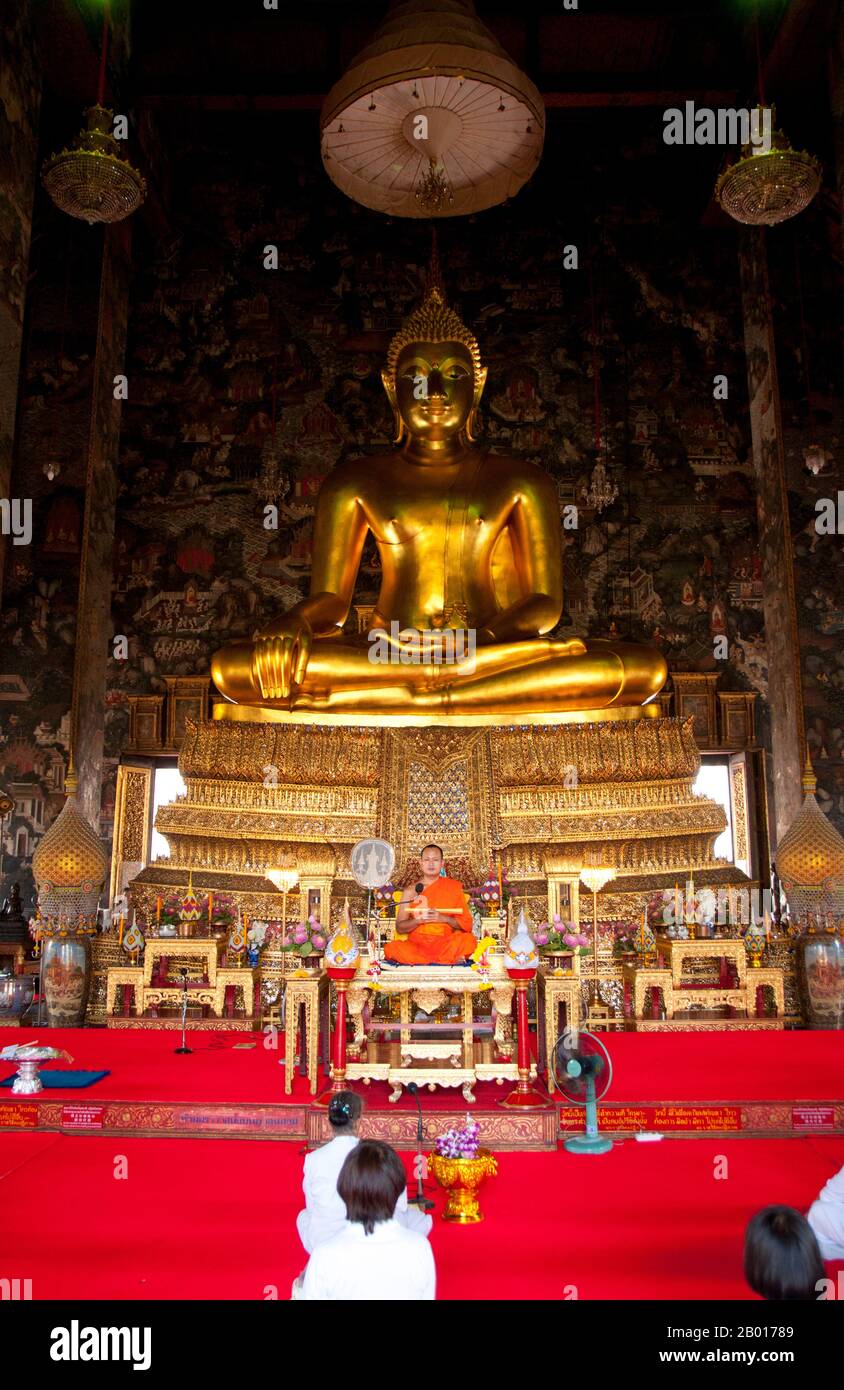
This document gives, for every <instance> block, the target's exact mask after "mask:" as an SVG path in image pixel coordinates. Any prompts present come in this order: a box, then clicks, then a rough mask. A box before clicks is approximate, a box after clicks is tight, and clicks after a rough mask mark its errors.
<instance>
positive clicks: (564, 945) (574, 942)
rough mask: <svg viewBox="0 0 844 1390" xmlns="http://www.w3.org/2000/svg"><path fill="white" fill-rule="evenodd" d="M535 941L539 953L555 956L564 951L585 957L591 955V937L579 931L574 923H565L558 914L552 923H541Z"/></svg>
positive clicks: (534, 937)
mask: <svg viewBox="0 0 844 1390" xmlns="http://www.w3.org/2000/svg"><path fill="white" fill-rule="evenodd" d="M533 939H534V941H535V942H536V948H537V950H538V951H541V952H543V953H544V954H546V955H554V954H557V953H559V952H562V951H573V952H574V953H575V954H576V955H580V956H584V955H588V953H589V937H588V936H586V934H585V933H584V932H581V931H578V929H577V927H576V926H575V924H574V922H564V921H563V919H562V917H560V916H559V914H557V915H556V916H555V917H554V920H553V922H552V923H550V924H549V923H548V922H540V923H539V925H538V927H537V928H536V930H535V932H534V934H533Z"/></svg>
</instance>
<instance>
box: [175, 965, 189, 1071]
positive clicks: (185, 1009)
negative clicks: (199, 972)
mask: <svg viewBox="0 0 844 1390" xmlns="http://www.w3.org/2000/svg"><path fill="white" fill-rule="evenodd" d="M179 974H180V975H181V977H182V1045H181V1047H174V1048H173V1051H174V1052H177V1053H179V1052H180V1053H183V1054H187V1055H188V1056H189V1055H190V1054H191V1052H192V1051H193V1048H191V1047H188V1040H187V1038H186V1037H185V1029H186V1028H187V1018H188V972H187V970H184V969H182V970H180V971H179Z"/></svg>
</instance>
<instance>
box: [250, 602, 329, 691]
mask: <svg viewBox="0 0 844 1390" xmlns="http://www.w3.org/2000/svg"><path fill="white" fill-rule="evenodd" d="M313 640H314V630H313V628H312V627H311V625H310V623H309V622H308V620H307V618H305V617H304V616H303V615H302V614H301V613H286V614H285V615H284V617H282V618H279V619H278V621H277V622H275V623H273V624H272V626H271V627H268V628H265V629H264V631H263V632H262V633H261V634H260V636H259V637H258V638H257V640H256V642H255V649H254V655H253V657H252V673H253V675H254V678H255V680H256V681H257V684H258V689H259V690H260V692H261V695H262V696H263V698H264V699H265V700H287V699H289V697H290V695H291V694H292V692H293V689H294V687H295V686H300V685H301V684H302V682H303V680H304V679H305V672H306V670H307V668H308V658H309V657H310V655H311V647H312V645H313Z"/></svg>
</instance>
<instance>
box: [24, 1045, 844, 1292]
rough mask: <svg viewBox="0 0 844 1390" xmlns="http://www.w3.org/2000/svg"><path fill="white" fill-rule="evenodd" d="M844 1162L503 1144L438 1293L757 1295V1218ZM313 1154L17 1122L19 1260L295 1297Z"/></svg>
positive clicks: (824, 1142) (58, 1279)
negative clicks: (747, 1234) (721, 1174)
mask: <svg viewBox="0 0 844 1390" xmlns="http://www.w3.org/2000/svg"><path fill="white" fill-rule="evenodd" d="M247 1055H248V1054H247ZM716 1156H719V1157H720V1156H725V1157H726V1158H727V1162H728V1175H727V1177H726V1178H725V1179H721V1180H716V1178H715V1176H714V1173H715V1166H714V1163H715V1158H716ZM121 1158H123V1159H125V1160H126V1164H127V1177H126V1178H125V1179H118V1178H116V1177H115V1172H116V1171H118V1168H117V1166H116V1165H117V1164H118V1160H119V1159H121ZM405 1159H406V1162H407V1163H408V1164H409V1162H410V1156H409V1155H405ZM842 1163H844V1140H842V1139H816V1138H811V1139H801V1140H793V1139H791V1140H754V1139H744V1140H705V1139H701V1140H696V1141H695V1142H694V1143H689V1142H687V1141H683V1140H666V1141H665V1142H663V1143H662V1144H648V1145H643V1144H637V1143H635V1141H633V1140H628V1141H626V1142H624V1143H623V1144H617V1145H616V1147H615V1149H614V1150H613V1152H612V1153H611V1154H608V1155H607V1156H606V1157H604V1158H576V1157H574V1156H572V1155H570V1154H567V1153H565V1152H564V1151H561V1152H559V1153H556V1154H551V1153H543V1154H524V1153H506V1154H502V1155H501V1156H500V1157H499V1175H498V1177H497V1178H493V1179H491V1180H489V1181H488V1183H487V1184H486V1186H485V1187H484V1189H483V1192H482V1206H483V1210H484V1212H485V1216H486V1220H485V1221H484V1222H483V1223H482V1224H481V1225H479V1226H473V1227H454V1226H449V1225H446V1224H445V1223H444V1222H443V1221H441V1220H440V1219H439V1218H437V1219H436V1220H435V1224H434V1230H433V1232H432V1237H431V1239H432V1244H433V1248H434V1254H435V1257H436V1261H437V1271H438V1281H439V1287H438V1293H439V1297H441V1298H443V1299H460V1298H472V1299H519V1300H526V1299H540V1298H542V1299H551V1300H558V1299H563V1298H564V1297H565V1296H566V1290H567V1288H569V1287H570V1286H571V1285H575V1286H576V1288H577V1293H578V1297H579V1298H580V1299H601V1298H610V1299H629V1298H632V1299H652V1298H667V1299H680V1300H682V1299H706V1298H715V1297H718V1298H728V1299H744V1298H749V1297H752V1295H751V1294H750V1292H749V1290H748V1289H747V1288H746V1287H745V1285H744V1281H743V1278H742V1273H741V1255H742V1242H743V1233H744V1228H745V1225H746V1223H747V1220H748V1218H749V1217H750V1215H751V1214H752V1213H753V1212H754V1211H756V1210H757V1209H758V1208H759V1207H761V1206H763V1205H765V1204H767V1203H769V1202H787V1203H790V1204H792V1205H794V1206H796V1207H798V1208H801V1209H804V1210H805V1209H806V1208H807V1207H808V1205H809V1203H810V1202H811V1201H812V1199H813V1198H814V1197H815V1195H816V1194H817V1192H818V1190H819V1189H820V1187H821V1186H822V1184H823V1183H824V1182H825V1180H826V1179H827V1178H828V1177H829V1175H830V1174H831V1173H833V1172H834V1171H835V1170H836V1169H837V1168H839V1167H840V1166H841V1165H842ZM301 1168H302V1155H301V1153H300V1152H299V1151H298V1149H297V1148H296V1147H295V1146H294V1145H292V1144H249V1143H241V1142H239V1141H235V1140H228V1141H226V1142H225V1143H224V1144H218V1145H215V1144H214V1143H213V1142H209V1141H202V1140H179V1139H170V1140H166V1141H164V1140H154V1139H122V1140H114V1139H105V1138H86V1139H84V1140H77V1139H74V1138H72V1137H65V1136H58V1135H34V1134H33V1135H30V1134H2V1133H0V1210H2V1213H3V1220H2V1223H0V1254H2V1257H3V1258H2V1266H3V1271H4V1273H6V1274H8V1275H9V1276H10V1277H14V1276H19V1277H21V1278H31V1279H32V1293H33V1298H35V1299H47V1298H58V1299H69V1298H73V1299H78V1298H80V1297H81V1298H119V1299H124V1298H138V1299H146V1298H149V1299H153V1298H168V1299H187V1298H201V1299H219V1298H225V1299H263V1298H266V1297H267V1294H266V1293H265V1289H266V1287H267V1286H268V1285H271V1286H275V1287H276V1288H277V1289H278V1294H279V1297H281V1298H286V1297H287V1296H288V1293H289V1289H290V1283H291V1280H292V1279H293V1277H294V1275H296V1274H297V1273H298V1272H299V1271H300V1270H301V1268H302V1267H303V1265H304V1262H305V1257H304V1254H303V1252H302V1251H301V1248H300V1246H299V1243H298V1239H297V1236H296V1232H295V1227H294V1220H295V1215H296V1212H297V1210H298V1209H299V1206H300V1192H301V1189H300V1181H301ZM435 1195H436V1197H437V1204H438V1209H439V1208H441V1205H442V1202H441V1197H440V1194H439V1193H438V1192H437V1193H435ZM836 1268H837V1267H836V1266H829V1267H828V1270H829V1273H830V1274H834V1272H835V1269H836Z"/></svg>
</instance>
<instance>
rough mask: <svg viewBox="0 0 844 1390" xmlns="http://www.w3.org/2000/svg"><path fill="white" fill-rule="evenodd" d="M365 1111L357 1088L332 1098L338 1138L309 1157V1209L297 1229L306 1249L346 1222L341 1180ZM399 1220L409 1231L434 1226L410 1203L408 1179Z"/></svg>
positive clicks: (330, 1113) (421, 1231) (330, 1114)
mask: <svg viewBox="0 0 844 1390" xmlns="http://www.w3.org/2000/svg"><path fill="white" fill-rule="evenodd" d="M362 1113H363V1101H362V1100H361V1098H360V1096H356V1095H355V1093H354V1091H338V1093H337V1095H335V1096H332V1097H331V1101H330V1104H329V1106H328V1120H329V1123H330V1125H331V1128H332V1131H333V1133H334V1138H333V1139H331V1140H329V1142H328V1143H327V1144H324V1145H323V1146H322V1148H321V1149H315V1150H314V1152H313V1153H310V1154H308V1155H307V1157H306V1158H305V1176H304V1180H303V1182H302V1188H303V1190H304V1193H305V1210H304V1211H300V1212H299V1215H298V1216H297V1217H296V1229H297V1230H298V1232H299V1238H300V1240H301V1242H302V1244H303V1245H304V1247H305V1249H306V1251H307V1252H308V1254H309V1255H310V1253H311V1251H312V1250H313V1249H314V1248H315V1247H316V1246H317V1245H319V1243H320V1241H323V1240H330V1239H331V1237H332V1236H336V1235H337V1234H338V1232H339V1231H341V1230H342V1229H343V1227H344V1225H345V1224H346V1208H345V1207H344V1205H343V1202H342V1199H341V1197H340V1195H339V1193H338V1192H337V1179H338V1177H339V1176H340V1169H341V1168H342V1167H343V1164H344V1163H345V1161H346V1159H347V1158H348V1156H349V1154H350V1153H351V1152H352V1149H353V1148H354V1147H355V1145H356V1144H358V1143H359V1142H360V1140H359V1137H358V1131H359V1129H360V1117H361V1115H362ZM394 1215H395V1218H396V1220H397V1221H398V1222H399V1223H400V1224H401V1225H402V1226H406V1227H407V1228H408V1230H411V1231H416V1232H418V1233H419V1234H420V1235H423V1236H426V1235H427V1234H428V1232H429V1231H430V1229H431V1225H432V1221H431V1217H430V1216H428V1215H427V1214H426V1213H425V1212H421V1211H419V1210H417V1208H416V1207H410V1206H408V1202H407V1180H406V1179H405V1182H404V1184H403V1186H402V1189H401V1192H400V1193H399V1197H398V1201H397V1203H396V1210H395V1212H394Z"/></svg>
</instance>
